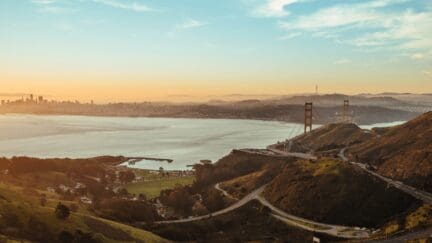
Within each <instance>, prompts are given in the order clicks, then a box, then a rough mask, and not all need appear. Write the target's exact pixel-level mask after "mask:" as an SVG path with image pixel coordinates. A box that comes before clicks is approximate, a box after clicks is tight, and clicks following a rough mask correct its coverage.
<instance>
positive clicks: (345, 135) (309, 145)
mask: <svg viewBox="0 0 432 243" xmlns="http://www.w3.org/2000/svg"><path fill="white" fill-rule="evenodd" d="M373 137H374V134H373V133H371V132H366V131H364V130H363V129H361V128H360V127H358V126H357V125H355V124H352V123H332V124H328V125H325V126H322V127H320V128H318V129H315V130H313V131H312V132H310V133H307V134H304V135H301V136H299V137H297V138H296V139H295V140H294V141H293V144H294V146H293V149H294V150H295V149H296V148H297V150H300V151H305V150H306V151H307V150H314V151H325V150H331V149H340V148H344V147H346V146H349V145H352V144H357V143H360V142H363V141H368V140H369V139H371V138H373ZM299 148H300V149H299Z"/></svg>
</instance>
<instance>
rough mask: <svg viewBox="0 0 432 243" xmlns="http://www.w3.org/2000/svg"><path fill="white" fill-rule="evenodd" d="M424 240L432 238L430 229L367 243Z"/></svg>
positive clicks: (397, 242)
mask: <svg viewBox="0 0 432 243" xmlns="http://www.w3.org/2000/svg"><path fill="white" fill-rule="evenodd" d="M425 238H432V228H429V229H424V230H419V231H416V232H411V233H407V234H404V235H402V236H395V237H390V238H388V239H382V240H371V241H368V242H371V243H372V242H373V243H405V242H408V241H411V240H418V239H425Z"/></svg>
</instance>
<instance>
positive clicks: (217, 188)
mask: <svg viewBox="0 0 432 243" xmlns="http://www.w3.org/2000/svg"><path fill="white" fill-rule="evenodd" d="M215 189H216V190H218V191H220V192H221V193H222V194H223V195H224V196H225V197H227V198H230V199H233V200H238V199H237V198H235V197H233V196H231V194H229V193H228V192H227V191H225V190H224V189H222V188H220V183H217V184H216V185H215Z"/></svg>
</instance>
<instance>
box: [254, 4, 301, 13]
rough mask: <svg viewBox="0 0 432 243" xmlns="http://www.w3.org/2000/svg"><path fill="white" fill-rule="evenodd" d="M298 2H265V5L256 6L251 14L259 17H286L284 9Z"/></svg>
mask: <svg viewBox="0 0 432 243" xmlns="http://www.w3.org/2000/svg"><path fill="white" fill-rule="evenodd" d="M298 1H299V0H267V3H265V4H263V5H260V6H258V7H257V8H256V9H255V10H254V11H253V14H254V15H255V16H261V17H284V16H288V15H289V12H287V11H286V10H285V7H286V6H288V5H291V4H294V3H296V2H298Z"/></svg>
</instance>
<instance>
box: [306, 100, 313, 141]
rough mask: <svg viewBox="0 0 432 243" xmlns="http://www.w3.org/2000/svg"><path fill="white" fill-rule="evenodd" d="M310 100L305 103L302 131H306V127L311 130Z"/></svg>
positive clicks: (311, 105) (311, 104)
mask: <svg viewBox="0 0 432 243" xmlns="http://www.w3.org/2000/svg"><path fill="white" fill-rule="evenodd" d="M312 107H313V103H312V102H306V103H305V120H304V133H307V129H308V128H309V131H312Z"/></svg>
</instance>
